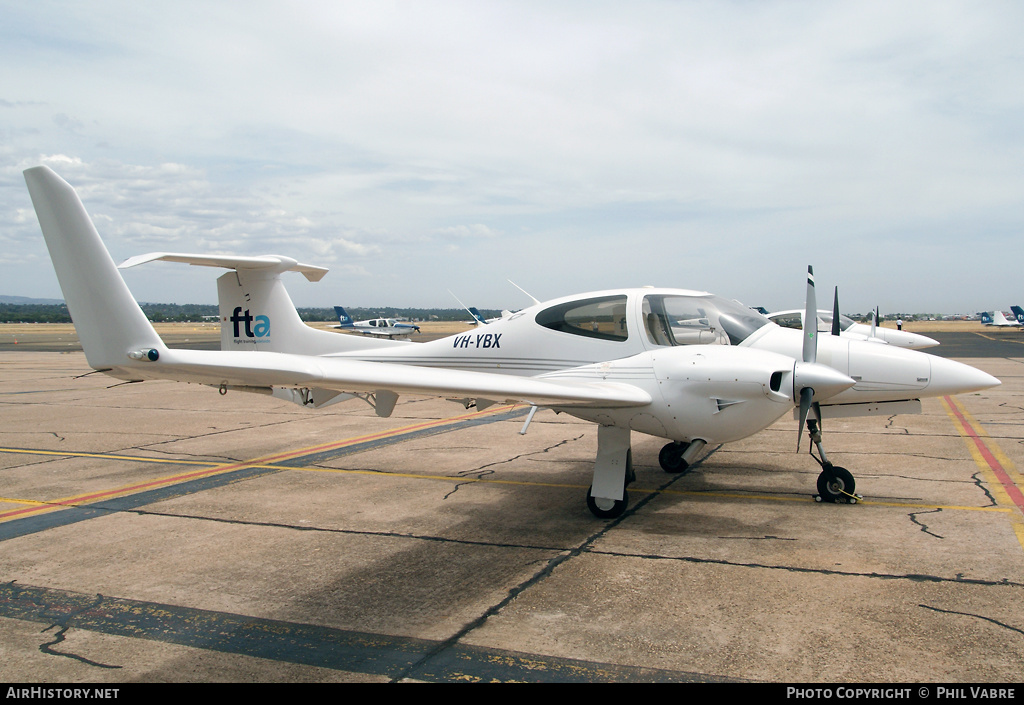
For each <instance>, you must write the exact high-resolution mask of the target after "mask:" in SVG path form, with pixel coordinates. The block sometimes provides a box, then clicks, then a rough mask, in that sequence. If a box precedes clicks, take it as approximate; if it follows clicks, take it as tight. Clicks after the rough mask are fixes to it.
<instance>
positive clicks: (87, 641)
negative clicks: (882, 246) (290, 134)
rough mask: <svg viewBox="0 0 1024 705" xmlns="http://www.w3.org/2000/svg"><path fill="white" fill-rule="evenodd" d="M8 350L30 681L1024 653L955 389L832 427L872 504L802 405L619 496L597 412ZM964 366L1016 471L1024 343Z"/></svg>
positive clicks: (650, 446) (839, 661) (12, 557)
mask: <svg viewBox="0 0 1024 705" xmlns="http://www.w3.org/2000/svg"><path fill="white" fill-rule="evenodd" d="M0 355H2V357H0V363H2V365H3V371H4V375H3V377H2V378H0V445H2V446H4V448H5V450H4V451H0V532H6V533H0V539H2V540H0V568H2V570H0V585H2V586H4V589H3V590H0V673H2V675H3V676H4V677H5V679H7V680H9V681H33V682H40V681H43V682H70V681H76V682H77V681H86V680H88V681H95V682H107V683H116V682H131V681H186V680H191V681H194V680H202V681H238V680H246V681H265V682H279V681H288V682H310V681H339V682H344V681H365V682H376V681H385V680H517V679H527V680H528V679H534V680H572V679H578V680H593V681H600V680H620V681H643V680H663V681H672V680H677V681H694V680H704V681H722V680H735V681H746V680H758V681H771V682H824V681H829V682H835V681H837V680H846V681H902V682H909V681H914V682H940V681H941V682H950V681H954V682H957V681H972V682H975V681H976V682H1010V683H1012V682H1015V681H1016V680H1017V679H1019V664H1020V663H1021V661H1022V659H1024V639H1022V638H1021V634H1022V633H1024V631H1022V630H1024V621H1022V617H1021V615H1024V546H1022V540H1024V539H1022V536H1024V533H1018V531H1017V529H1016V527H1018V526H1019V525H1020V523H1021V511H1020V508H1018V507H1016V506H1014V505H1012V503H1011V504H1007V502H1006V499H1005V497H1004V496H1003V495H1001V494H1000V489H999V487H998V486H997V484H998V483H997V482H996V481H995V480H993V477H992V474H991V471H990V470H989V469H986V467H984V466H982V465H980V464H979V462H978V460H977V450H976V449H975V450H972V447H974V446H972V445H971V444H969V443H968V442H967V441H966V440H965V437H964V435H963V433H962V432H961V430H958V427H957V425H956V424H955V423H954V419H953V418H952V414H951V411H950V409H948V408H947V407H946V406H945V405H944V403H943V402H940V401H936V400H932V401H926V402H925V404H924V413H923V414H921V415H915V416H896V417H888V418H887V417H878V418H867V419H846V420H841V421H835V422H832V423H830V424H828V425H827V426H826V428H825V433H826V443H827V447H828V449H829V456H830V458H833V459H834V460H835V461H836V462H837V463H839V464H842V465H843V466H845V467H848V468H849V469H851V471H852V472H854V474H855V475H856V477H857V482H858V492H860V493H862V494H863V495H864V501H863V503H861V504H857V505H852V506H849V505H822V504H816V503H815V502H814V501H813V499H812V495H813V493H814V491H815V488H814V483H815V478H816V475H817V472H818V468H817V466H816V465H815V463H814V462H813V461H812V460H811V459H809V458H807V457H806V443H805V444H804V452H803V453H801V454H799V455H798V454H796V453H795V452H794V449H795V446H796V429H795V422H794V421H792V420H791V419H788V418H787V419H783V420H781V421H779V422H778V423H777V424H775V425H774V426H772V427H771V428H769V429H767V430H766V431H764V432H762V433H760V434H758V435H756V436H754V437H751V438H749V439H746V440H744V441H742V442H739V443H735V444H731V445H728V446H722V447H717V448H708V449H706V451H705V453H704V455H703V456H702V458H701V459H700V460H699V461H698V463H696V464H695V466H694V467H693V468H692V470H691V471H690V472H688V473H686V474H684V475H668V474H666V473H665V472H663V471H662V470H661V468H660V466H659V464H658V459H657V456H658V451H659V450H660V448H661V446H662V445H663V441H659V440H658V439H654V438H650V437H646V436H641V435H639V434H634V436H633V462H634V467H635V470H636V475H637V478H636V481H635V482H634V483H633V484H632V485H631V486H630V487H629V494H630V509H629V510H627V512H626V514H624V515H623V516H622V517H620V518H618V519H616V520H610V521H601V520H597V519H595V518H594V517H593V516H592V515H591V514H590V513H589V511H588V510H587V509H586V506H585V503H584V493H585V490H586V488H587V486H588V485H589V483H590V473H591V471H592V463H593V459H594V454H595V452H596V436H597V434H596V428H595V427H594V426H593V425H591V424H588V423H584V422H580V421H577V420H574V419H570V418H567V417H565V416H564V415H561V416H556V415H554V414H553V413H552V412H550V411H543V412H540V413H538V414H537V416H536V418H535V419H534V420H533V423H532V424H531V426H530V429H529V432H528V433H527V434H526V435H525V436H520V435H519V433H518V431H519V430H520V428H521V426H522V421H523V417H522V416H521V415H519V416H516V415H515V413H516V412H514V411H510V412H506V411H501V410H499V411H495V410H488V411H487V412H484V413H485V414H491V415H492V417H491V418H488V419H487V423H485V424H483V425H471V424H468V423H463V422H461V421H460V422H455V421H453V422H451V423H447V424H446V423H441V422H442V421H443V420H446V419H454V418H455V417H463V416H466V414H467V412H466V411H465V410H464V409H462V407H461V406H458V405H455V404H451V403H448V402H444V401H442V400H434V399H428V398H422V397H414V398H402V399H400V400H399V404H398V406H397V407H396V410H395V414H394V415H393V416H392V417H391V418H389V419H380V418H378V417H377V416H376V415H375V414H374V413H373V411H372V410H371V409H369V407H367V406H366V405H365V404H362V403H361V402H359V401H350V402H346V403H344V404H338V405H335V406H333V407H329V408H328V409H324V410H322V411H320V412H312V411H308V410H304V409H301V408H298V407H295V406H294V405H290V404H287V403H284V402H280V401H277V400H274V399H269V398H266V397H259V396H251V395H245V394H228V395H227V396H224V397H222V396H220V395H219V394H218V393H217V392H216V390H211V389H208V388H203V387H197V386H194V385H173V384H165V383H145V384H140V385H127V386H122V387H109V386H108V385H107V384H106V383H105V381H104V380H102V379H101V378H99V377H98V376H95V375H92V376H88V377H77V376H78V375H80V374H82V373H83V372H84V371H87V368H86V366H85V362H84V357H83V356H81V354H76V353H69V354H57V353H33V352H27V353H26V352H5V353H0ZM969 362H971V363H972V364H975V365H976V366H978V367H980V368H981V369H985V370H986V371H988V372H990V373H991V374H994V375H996V376H997V377H999V378H1000V379H1002V380H1003V386H1002V387H999V388H997V389H994V390H989V391H988V392H985V393H981V394H977V395H966V396H965V397H963V398H959V399H957V400H956V403H958V404H959V405H960V407H962V409H963V410H964V411H965V412H966V413H967V414H969V416H970V417H971V420H972V422H973V423H974V424H976V426H977V428H978V429H981V431H983V433H984V434H985V435H984V437H983V438H982V443H983V444H987V445H985V447H986V448H991V449H993V452H995V453H997V455H998V456H999V457H1000V458H1002V459H1003V460H1002V463H1003V465H1004V466H1005V467H1006V468H1007V472H1009V473H1010V474H1011V476H1012V477H1013V478H1016V479H1017V480H1018V481H1019V480H1020V473H1019V471H1018V468H1020V467H1024V465H1022V463H1024V360H1021V359H1016V358H999V357H994V358H978V359H973V360H970V361H969ZM435 420H436V421H437V422H438V424H439V426H438V427H437V428H436V429H433V430H432V431H431V433H430V434H429V435H415V434H413V433H411V432H405V431H403V429H406V428H411V427H412V426H414V425H417V424H421V423H423V422H424V421H435ZM382 431H391V432H393V434H394V435H393V436H390V437H388V438H387V439H386V440H385V441H382V442H380V443H374V444H363V443H359V442H358V439H361V438H364V437H366V436H369V435H373V434H379V433H380V432H382ZM349 440H351V441H352V442H351V443H349V442H348V441H349ZM972 443H973V441H972ZM325 447H328V448H329V449H328V450H327V451H324V448H325ZM291 451H294V452H295V453H294V454H293V456H290V457H291V459H290V460H288V463H287V465H285V464H282V463H280V462H278V461H264V462H265V463H266V464H265V465H261V464H260V463H256V465H257V467H256V468H250V467H242V466H241V464H242V463H244V461H249V460H259V459H266V458H273V457H277V455H278V454H281V453H283V452H291ZM192 473H212V474H211V475H210V476H209V477H204V479H203V480H202V481H201V482H200V481H197V480H193V479H189V478H191V474H192ZM102 493H109V496H107V495H104V497H103V498H102V499H99V500H96V501H90V502H87V504H88V506H87V507H80V508H78V509H67V508H60V507H54V506H52V505H51V504H47V503H50V502H53V501H54V500H68V499H71V500H73V499H74V498H75V497H82V496H86V495H89V496H92V495H93V494H96V495H99V494H102ZM15 511H20V512H22V514H18V515H16V516H15V515H13V514H12V512H15ZM76 512H77V513H76ZM4 517H6V518H4ZM44 519H46V521H43V520H44ZM33 522H36V523H33ZM101 597H102V599H101ZM104 605H107V606H108V607H110V609H107V610H106V611H104ZM115 607H116V609H115ZM298 634H301V635H302V638H303V639H305V640H306V641H304V642H303V644H305V646H304V647H303V648H302V649H296V648H294V647H288V646H287V644H289V643H291V641H294V637H295V635H298ZM217 635H219V636H217ZM214 637H216V638H214ZM318 640H319V641H318ZM339 643H344V644H346V645H347V646H346V648H347V649H349V650H348V651H345V653H343V654H342V653H340V652H338V653H334V652H332V651H331V649H332V648H334V647H333V646H332V644H333V645H334V646H336V645H337V644H339ZM289 649H291V650H289ZM360 650H362V651H360ZM332 654H334V655H333V656H332ZM396 654H402V656H401V658H399V657H398V656H396ZM410 654H412V655H410ZM382 659H383V661H382ZM389 659H390V660H389ZM374 664H375V665H374ZM382 664H387V665H382Z"/></svg>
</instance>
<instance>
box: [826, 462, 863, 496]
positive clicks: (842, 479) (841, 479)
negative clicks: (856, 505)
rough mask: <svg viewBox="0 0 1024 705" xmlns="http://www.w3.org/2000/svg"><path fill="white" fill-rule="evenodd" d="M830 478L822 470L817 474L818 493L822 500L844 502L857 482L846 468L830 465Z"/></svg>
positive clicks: (851, 494) (851, 493)
mask: <svg viewBox="0 0 1024 705" xmlns="http://www.w3.org/2000/svg"><path fill="white" fill-rule="evenodd" d="M832 475H833V477H832V478H829V476H828V474H827V473H825V472H824V471H822V473H821V474H820V475H818V494H819V495H820V496H821V500H822V501H823V502H846V501H848V500H849V499H851V497H852V496H853V491H854V490H855V489H856V488H857V483H856V482H855V481H854V479H853V475H851V474H850V471H849V470H847V469H846V468H841V467H839V466H838V465H833V466H832Z"/></svg>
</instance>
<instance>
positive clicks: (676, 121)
mask: <svg viewBox="0 0 1024 705" xmlns="http://www.w3.org/2000/svg"><path fill="white" fill-rule="evenodd" d="M1021 27H1024V4H1022V3H1019V2H1013V1H1009V0H991V1H989V2H984V3H978V2H949V1H946V0H927V1H920V2H918V1H913V0H908V1H906V2H902V1H901V2H870V1H860V0H858V1H857V2H852V1H851V2H829V1H825V2H773V1H771V0H764V1H761V2H755V1H753V0H742V1H741V0H733V1H730V0H716V1H715V2H703V1H686V0H678V1H673V2H669V1H657V2H651V1H645V0H639V1H634V2H629V3H625V2H601V1H600V0H586V1H579V2H576V1H560V0H547V1H544V2H532V1H530V0H515V1H513V2H496V1H493V2H489V1H487V0H468V1H465V2H446V1H441V0H420V1H415V2H411V1H410V2H386V1H383V0H373V1H372V2H350V1H347V0H331V1H330V2H316V1H312V0H309V1H306V2H268V1H264V0H248V1H247V2H244V3H243V2H217V1H213V0H203V1H201V2H193V1H191V0H173V2H172V1H168V0H154V1H150V2H143V3H140V2H137V1H132V2H128V1H120V0H90V2H52V1H49V0H33V2H31V3H26V2H22V1H20V0H19V1H10V0H0V294H3V295H13V296H29V297H38V298H60V297H61V293H60V288H59V285H58V283H57V280H56V277H55V276H54V273H53V269H52V267H51V265H50V262H49V257H48V255H47V253H46V248H45V245H44V243H43V241H42V236H41V234H40V231H39V225H38V221H37V220H36V217H35V213H34V211H33V210H32V206H31V201H30V199H29V196H28V192H27V190H26V188H25V182H24V178H23V176H22V173H21V172H22V171H23V170H24V169H26V168H29V167H32V166H36V165H39V164H45V165H48V166H50V167H51V168H53V169H54V170H55V171H56V172H57V173H58V174H60V175H61V176H62V177H63V178H64V179H65V180H67V181H68V182H69V183H71V184H72V185H73V186H74V187H75V188H76V189H77V190H78V192H79V194H80V196H81V197H82V200H83V202H84V203H85V206H86V208H87V210H88V211H89V213H90V214H91V216H92V218H93V220H94V222H95V224H96V227H97V229H98V230H99V232H100V235H101V236H102V237H103V239H104V241H105V243H106V245H107V248H108V249H109V250H110V253H111V255H112V257H113V258H114V260H115V262H121V261H123V260H125V259H127V258H128V257H130V256H133V255H139V254H143V253H147V252H154V251H162V252H186V253H222V254H225V253H226V254H241V255H258V254H281V255H287V256H289V257H293V258H295V259H297V260H299V261H300V262H303V263H308V264H314V265H319V266H325V267H329V268H330V270H331V271H330V273H329V274H328V275H327V276H326V277H325V278H324V279H323V280H321V281H320V282H318V283H310V282H307V281H306V280H305V279H304V278H303V277H302V276H301V275H299V274H294V273H289V274H285V275H283V276H284V277H285V283H286V286H287V288H288V290H289V292H290V294H291V296H292V299H293V300H294V301H295V303H296V305H298V306H302V307H312V306H316V307H320V306H323V307H329V306H334V305H338V304H341V305H346V306H356V307H375V306H381V307H383V306H398V307H424V308H426V307H445V308H456V307H458V306H459V300H461V301H462V302H464V303H466V304H467V305H475V306H478V307H480V308H492V309H498V308H511V309H517V308H522V307H524V306H526V305H528V304H529V303H530V300H529V298H527V296H526V295H525V294H523V293H522V292H521V291H519V289H517V288H516V287H514V286H513V285H512V284H510V283H509V280H511V281H514V282H515V283H516V284H517V285H519V286H520V287H522V289H524V290H525V291H527V292H529V294H531V295H532V296H534V297H536V298H538V299H541V300H544V299H550V298H554V297H558V296H564V295H569V294H574V293H580V292H586V291H593V290H601V289H609V288H617V287H632V286H645V285H653V286H667V287H678V288H686V289H697V290H704V291H710V292H713V293H716V294H719V295H722V296H727V297H729V298H734V299H737V300H739V301H742V302H744V303H746V304H748V305H760V306H765V307H767V308H769V309H770V310H781V309H788V308H800V307H802V306H803V298H804V288H805V272H806V268H807V266H808V265H813V266H814V270H815V274H816V279H817V288H818V292H819V302H820V303H823V304H824V305H823V306H822V307H823V308H827V307H829V306H830V304H831V299H832V292H833V287H835V286H838V288H839V296H840V304H841V307H842V309H843V310H844V312H851V313H852V312H864V311H867V310H870V309H873V308H874V307H875V306H878V307H880V308H881V310H882V312H911V313H913V312H932V313H937V312H941V313H973V312H976V311H980V310H992V309H994V308H1000V309H1003V310H1006V309H1008V308H1009V307H1010V305H1013V304H1019V303H1020V304H1024V291H1022V287H1021V285H1020V277H1019V272H1020V270H1021V265H1022V254H1024V247H1022V245H1021V240H1022V238H1021V236H1022V234H1024V117H1022V116H1024V48H1022V47H1024V45H1022V44H1021V42H1020V41H1019V34H1020V28H1021ZM219 274H220V272H219V271H218V270H213V269H209V268H206V267H189V266H187V265H181V264H172V263H153V264H148V265H144V266H141V267H137V268H134V269H129V270H124V276H125V280H126V282H127V283H128V286H129V287H130V288H131V290H132V292H133V293H134V294H135V296H136V298H137V299H139V300H140V301H150V302H161V303H216V283H215V279H216V277H217V276H219ZM456 297H457V298H456ZM822 299H824V302H822Z"/></svg>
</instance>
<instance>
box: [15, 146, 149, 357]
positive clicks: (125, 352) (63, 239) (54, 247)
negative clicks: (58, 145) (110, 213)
mask: <svg viewBox="0 0 1024 705" xmlns="http://www.w3.org/2000/svg"><path fill="white" fill-rule="evenodd" d="M24 173H25V182H26V184H27V185H28V191H29V194H30V195H31V197H32V205H33V206H34V207H35V210H36V216H37V217H38V218H39V226H40V227H41V228H42V231H43V238H44V239H45V240H46V248H47V249H48V250H49V251H50V259H51V260H52V261H53V267H54V269H55V270H56V272H57V280H58V281H59V282H60V288H61V291H63V292H64V301H65V302H66V303H67V306H68V311H69V312H70V314H71V319H72V320H73V321H74V323H75V330H76V331H77V332H78V338H79V340H80V341H81V343H82V348H83V349H84V350H85V357H86V359H87V360H88V361H89V365H90V366H91V367H92V368H93V369H96V370H104V371H107V370H112V369H114V368H118V367H126V366H131V365H132V361H133V357H134V359H138V358H139V357H140V352H141V353H142V354H146V353H148V352H149V351H151V350H155V351H156V353H157V354H159V353H160V352H163V351H164V350H166V348H165V347H164V344H163V341H162V340H160V336H158V335H157V333H156V331H155V330H153V326H152V325H150V323H149V320H148V319H147V318H146V315H145V314H144V313H143V312H142V309H140V308H139V305H138V304H137V303H136V301H135V298H134V297H133V296H132V294H131V292H130V291H129V290H128V287H127V285H126V284H125V283H124V279H122V278H121V273H120V272H118V271H117V267H116V266H114V261H113V260H112V259H111V258H110V254H109V253H108V252H107V248H106V247H105V246H104V245H103V241H102V240H100V236H99V233H97V232H96V228H95V226H93V223H92V220H91V219H90V218H89V214H88V213H87V212H86V210H85V206H83V205H82V201H81V200H80V199H79V198H78V194H77V193H75V190H74V189H73V188H72V187H71V186H70V184H68V183H67V182H66V181H64V180H63V179H62V178H60V177H59V176H57V174H55V173H54V172H53V171H52V170H51V169H50V168H49V167H45V166H38V167H33V168H31V169H27V170H25V172H24ZM129 355H132V356H133V357H130V356H129Z"/></svg>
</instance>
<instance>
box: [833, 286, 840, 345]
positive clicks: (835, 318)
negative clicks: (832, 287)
mask: <svg viewBox="0 0 1024 705" xmlns="http://www.w3.org/2000/svg"><path fill="white" fill-rule="evenodd" d="M832 335H839V287H838V286H837V287H836V294H835V297H834V298H833V299H832Z"/></svg>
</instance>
